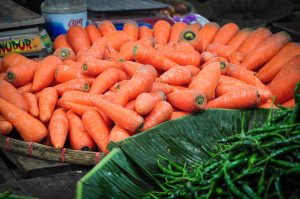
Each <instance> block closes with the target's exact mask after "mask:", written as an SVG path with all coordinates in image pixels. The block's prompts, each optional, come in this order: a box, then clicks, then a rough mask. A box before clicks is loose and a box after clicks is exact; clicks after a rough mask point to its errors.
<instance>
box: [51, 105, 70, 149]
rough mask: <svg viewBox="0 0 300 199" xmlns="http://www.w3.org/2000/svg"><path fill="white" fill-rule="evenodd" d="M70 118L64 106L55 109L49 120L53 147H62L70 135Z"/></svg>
mask: <svg viewBox="0 0 300 199" xmlns="http://www.w3.org/2000/svg"><path fill="white" fill-rule="evenodd" d="M68 129H69V125H68V119H67V114H66V111H65V110H64V109H63V108H58V109H55V111H54V112H53V114H52V117H51V119H50V122H49V126H48V130H49V135H50V139H51V142H52V144H53V147H54V148H56V149H62V148H63V147H64V145H65V142H66V139H67V135H68Z"/></svg>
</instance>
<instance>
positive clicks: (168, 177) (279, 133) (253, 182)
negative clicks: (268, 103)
mask: <svg viewBox="0 0 300 199" xmlns="http://www.w3.org/2000/svg"><path fill="white" fill-rule="evenodd" d="M299 87H300V82H299V83H298V84H297V86H296V89H295V100H296V107H295V108H294V109H284V108H282V109H281V110H277V111H275V110H274V111H273V110H270V114H269V117H268V119H267V120H266V122H265V123H264V125H263V126H262V127H259V128H255V129H251V130H249V131H247V132H244V130H243V128H242V131H241V132H240V133H238V134H235V135H233V136H231V137H227V138H224V139H222V140H220V141H219V142H218V143H217V144H216V145H215V147H214V148H213V149H212V150H205V151H206V153H207V154H208V155H209V156H210V157H211V158H210V159H209V160H208V161H207V162H201V163H195V164H194V165H192V166H188V165H187V164H185V165H179V164H177V163H175V162H172V161H170V160H168V159H166V158H163V157H161V158H160V159H159V160H158V167H159V169H160V170H161V173H160V174H157V182H158V185H159V187H160V190H159V191H152V192H150V193H148V194H147V198H299V197H300V123H299V112H300V111H299V110H300V94H299V93H298V91H299ZM242 120H243V119H242ZM242 126H243V125H242Z"/></svg>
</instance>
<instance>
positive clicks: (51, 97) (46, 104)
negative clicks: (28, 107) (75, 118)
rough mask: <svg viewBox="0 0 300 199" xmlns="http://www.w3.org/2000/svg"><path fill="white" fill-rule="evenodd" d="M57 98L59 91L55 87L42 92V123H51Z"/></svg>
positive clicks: (40, 104)
mask: <svg viewBox="0 0 300 199" xmlns="http://www.w3.org/2000/svg"><path fill="white" fill-rule="evenodd" d="M57 98H58V94H57V91H56V90H55V89H54V88H53V87H47V88H45V89H43V90H42V92H41V95H40V96H39V111H40V114H39V117H40V120H41V121H42V122H48V121H50V119H51V116H52V113H53V111H54V108H55V105H56V102H57Z"/></svg>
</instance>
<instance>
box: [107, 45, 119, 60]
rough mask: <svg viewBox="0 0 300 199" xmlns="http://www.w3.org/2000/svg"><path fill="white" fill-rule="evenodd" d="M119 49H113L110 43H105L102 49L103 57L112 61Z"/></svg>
mask: <svg viewBox="0 0 300 199" xmlns="http://www.w3.org/2000/svg"><path fill="white" fill-rule="evenodd" d="M118 53H119V51H117V50H116V49H114V48H113V47H112V46H111V45H110V44H106V47H105V51H104V59H105V60H108V61H113V60H114V59H115V57H116V56H117V55H118Z"/></svg>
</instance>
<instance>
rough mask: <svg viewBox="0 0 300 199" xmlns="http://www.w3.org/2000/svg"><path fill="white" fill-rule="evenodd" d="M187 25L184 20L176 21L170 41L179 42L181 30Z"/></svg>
mask: <svg viewBox="0 0 300 199" xmlns="http://www.w3.org/2000/svg"><path fill="white" fill-rule="evenodd" d="M186 27H187V24H186V23H184V22H176V23H175V24H174V25H173V26H172V28H171V34H170V38H169V42H174V43H177V42H178V41H179V36H180V34H181V32H182V31H183V30H184V29H185V28H186Z"/></svg>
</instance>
